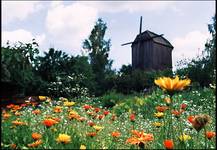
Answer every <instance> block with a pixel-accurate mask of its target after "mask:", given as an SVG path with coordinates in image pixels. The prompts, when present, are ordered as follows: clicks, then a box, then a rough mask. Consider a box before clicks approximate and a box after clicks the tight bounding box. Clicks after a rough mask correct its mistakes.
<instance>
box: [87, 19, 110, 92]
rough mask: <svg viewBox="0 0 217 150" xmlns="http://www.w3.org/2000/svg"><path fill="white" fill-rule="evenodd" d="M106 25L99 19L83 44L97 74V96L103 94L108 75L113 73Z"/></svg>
mask: <svg viewBox="0 0 217 150" xmlns="http://www.w3.org/2000/svg"><path fill="white" fill-rule="evenodd" d="M106 29H107V25H106V23H105V22H104V21H103V20H102V19H101V18H99V19H98V20H97V22H96V24H95V26H94V28H93V30H92V31H91V34H90V36H89V37H88V39H85V40H84V42H83V48H84V49H86V50H87V52H88V55H89V59H90V63H91V66H92V70H93V72H94V73H95V81H96V83H97V86H98V87H96V95H98V94H101V93H102V92H103V84H104V83H105V77H106V74H107V73H109V72H110V71H111V65H112V60H109V59H108V56H109V51H110V47H111V40H110V39H108V40H105V32H106Z"/></svg>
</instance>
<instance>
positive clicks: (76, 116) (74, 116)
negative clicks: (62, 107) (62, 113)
mask: <svg viewBox="0 0 217 150" xmlns="http://www.w3.org/2000/svg"><path fill="white" fill-rule="evenodd" d="M68 118H69V119H77V120H78V119H79V118H80V115H79V114H78V113H77V112H76V111H70V112H69V115H68Z"/></svg>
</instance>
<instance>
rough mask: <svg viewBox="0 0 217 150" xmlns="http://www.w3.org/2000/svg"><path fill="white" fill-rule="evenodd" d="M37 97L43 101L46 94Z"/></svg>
mask: <svg viewBox="0 0 217 150" xmlns="http://www.w3.org/2000/svg"><path fill="white" fill-rule="evenodd" d="M38 98H39V100H40V101H45V100H46V99H47V97H46V96H38Z"/></svg>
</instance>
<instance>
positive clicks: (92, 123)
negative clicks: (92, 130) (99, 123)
mask: <svg viewBox="0 0 217 150" xmlns="http://www.w3.org/2000/svg"><path fill="white" fill-rule="evenodd" d="M87 124H88V125H89V126H91V127H92V126H94V125H95V123H94V122H92V121H89V122H88V123H87Z"/></svg>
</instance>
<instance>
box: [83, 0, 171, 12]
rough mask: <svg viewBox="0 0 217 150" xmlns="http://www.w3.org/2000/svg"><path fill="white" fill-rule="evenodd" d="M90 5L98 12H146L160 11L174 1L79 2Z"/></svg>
mask: <svg viewBox="0 0 217 150" xmlns="http://www.w3.org/2000/svg"><path fill="white" fill-rule="evenodd" d="M80 3H84V4H85V5H88V6H91V7H93V8H95V9H97V10H98V11H100V12H109V13H117V12H121V11H128V12H138V11H142V12H144V11H145V12H146V11H161V10H164V9H166V8H168V7H170V6H172V4H173V3H174V2H171V1H162V2H161V1H113V2H111V1H106V2H102V1H94V2H82V1H81V2H80Z"/></svg>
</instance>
